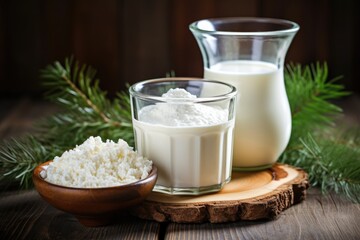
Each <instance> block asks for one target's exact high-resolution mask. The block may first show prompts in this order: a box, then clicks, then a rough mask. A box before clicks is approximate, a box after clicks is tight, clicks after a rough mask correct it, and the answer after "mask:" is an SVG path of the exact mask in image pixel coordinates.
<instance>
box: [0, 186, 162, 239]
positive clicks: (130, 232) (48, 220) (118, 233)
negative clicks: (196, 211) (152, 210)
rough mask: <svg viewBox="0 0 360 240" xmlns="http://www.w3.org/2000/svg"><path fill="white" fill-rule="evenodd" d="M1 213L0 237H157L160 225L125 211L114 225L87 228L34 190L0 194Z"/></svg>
mask: <svg viewBox="0 0 360 240" xmlns="http://www.w3.org/2000/svg"><path fill="white" fill-rule="evenodd" d="M0 215H1V218H0V239H125V238H127V239H158V234H159V231H160V224H158V223H155V222H150V221H144V220H139V219H137V218H135V217H132V216H130V215H128V214H126V213H124V214H123V215H119V216H118V219H117V221H116V224H113V225H110V226H106V227H99V228H86V227H84V226H83V225H81V224H80V223H79V222H78V221H77V220H76V218H75V217H74V216H72V215H70V214H67V213H64V212H62V211H60V210H57V209H55V208H53V207H51V206H50V205H48V204H47V203H46V202H45V201H44V200H42V199H41V198H40V196H39V195H38V193H37V192H36V191H34V190H33V191H21V192H11V194H7V195H5V196H4V195H2V196H1V201H0Z"/></svg>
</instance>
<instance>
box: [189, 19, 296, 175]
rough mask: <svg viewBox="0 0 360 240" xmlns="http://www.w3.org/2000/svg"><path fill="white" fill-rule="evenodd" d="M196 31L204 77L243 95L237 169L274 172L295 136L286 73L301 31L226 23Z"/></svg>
mask: <svg viewBox="0 0 360 240" xmlns="http://www.w3.org/2000/svg"><path fill="white" fill-rule="evenodd" d="M190 30H191V31H192V33H193V35H194V36H195V39H196V41H197V43H198V45H199V47H200V50H201V53H202V57H203V63H204V78H207V79H214V80H218V81H222V82H225V83H228V84H232V85H234V86H235V87H236V88H237V90H238V94H239V97H238V98H237V102H236V122H235V134H234V135H235V136H234V157H233V168H234V169H235V170H243V171H251V170H260V169H266V168H269V167H271V166H272V165H273V164H274V163H275V162H276V161H277V159H278V158H279V156H280V155H281V153H282V152H283V151H284V150H285V148H286V145H287V144H288V141H289V138H290V133H291V113H290V107H289V102H288V98H287V95H286V91H285V85H284V76H283V70H284V69H283V68H284V59H285V55H286V52H287V49H288V47H289V45H290V43H291V41H292V39H293V37H294V35H295V34H296V32H297V31H298V30H299V26H298V25H297V24H296V23H294V22H290V21H286V20H280V19H268V18H222V19H205V20H200V21H197V22H194V23H192V24H191V25H190ZM213 91H214V93H216V91H217V89H214V90H213Z"/></svg>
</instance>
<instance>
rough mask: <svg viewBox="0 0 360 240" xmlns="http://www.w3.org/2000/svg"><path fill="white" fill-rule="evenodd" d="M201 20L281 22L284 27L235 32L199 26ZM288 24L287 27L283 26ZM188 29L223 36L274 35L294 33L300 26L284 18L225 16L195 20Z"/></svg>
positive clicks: (219, 21) (214, 21)
mask: <svg viewBox="0 0 360 240" xmlns="http://www.w3.org/2000/svg"><path fill="white" fill-rule="evenodd" d="M202 21H209V22H212V23H216V22H218V23H236V22H238V23H241V22H243V23H245V22H252V23H272V24H281V25H284V29H281V30H273V31H246V32H237V31H221V30H220V31H218V30H206V29H202V28H199V27H198V26H197V24H198V23H200V22H202ZM285 26H288V27H285ZM189 29H190V30H191V31H193V32H199V33H203V34H210V35H224V36H276V35H287V34H290V33H296V32H297V31H298V30H299V29H300V26H299V25H298V24H297V23H295V22H292V21H289V20H285V19H277V18H261V17H227V18H208V19H201V20H198V21H195V22H193V23H191V24H190V25H189Z"/></svg>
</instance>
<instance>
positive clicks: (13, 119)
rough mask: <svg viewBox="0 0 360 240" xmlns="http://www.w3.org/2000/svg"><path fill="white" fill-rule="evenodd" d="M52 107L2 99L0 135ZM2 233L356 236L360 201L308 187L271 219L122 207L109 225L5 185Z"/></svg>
mask: <svg viewBox="0 0 360 240" xmlns="http://www.w3.org/2000/svg"><path fill="white" fill-rule="evenodd" d="M351 109H352V108H351ZM54 111H56V109H54V107H53V105H51V104H48V103H44V102H41V101H32V100H29V99H21V100H15V99H14V100H6V101H5V100H0V139H4V138H8V137H11V136H19V135H21V134H23V133H24V132H25V131H29V130H30V129H31V126H32V124H33V122H34V121H36V120H38V119H39V118H41V117H43V116H44V115H46V114H50V113H52V112H54ZM350 121H354V119H350ZM356 121H357V117H356V118H355V122H356ZM0 239H281V240H285V239H326V240H328V239H336V240H340V239H344V240H349V239H360V204H355V203H352V202H350V201H348V200H347V199H345V198H344V197H342V196H338V195H337V194H334V193H330V194H328V195H322V194H321V193H320V191H319V190H318V189H316V188H312V189H309V191H308V197H307V199H306V200H305V201H304V202H302V203H300V204H298V205H295V206H293V207H291V208H289V209H287V210H285V211H284V212H283V213H281V214H280V217H279V218H278V219H276V220H272V221H241V222H232V223H224V224H210V223H203V224H175V223H157V222H153V221H145V220H141V219H138V218H136V217H133V216H131V215H128V214H126V213H124V214H123V215H120V216H119V217H118V219H117V221H116V223H115V224H113V225H110V226H106V227H99V228H86V227H83V226H82V225H80V223H78V222H77V220H76V219H75V218H74V217H73V216H72V215H70V214H67V213H64V212H62V211H59V210H57V209H55V208H53V207H52V206H50V205H49V204H47V203H46V202H45V201H44V200H42V199H41V198H40V196H39V195H38V193H37V192H36V191H34V190H16V189H15V190H14V189H8V190H1V192H0Z"/></svg>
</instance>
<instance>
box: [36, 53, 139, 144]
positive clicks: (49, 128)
mask: <svg viewBox="0 0 360 240" xmlns="http://www.w3.org/2000/svg"><path fill="white" fill-rule="evenodd" d="M95 73H96V71H95V70H94V69H93V68H91V67H89V66H86V65H82V66H79V64H78V63H77V62H76V63H73V60H72V59H67V60H66V61H65V65H64V66H62V65H61V64H60V63H59V62H55V63H54V64H53V65H49V66H47V67H46V68H45V69H44V70H42V71H41V77H42V78H43V80H44V85H45V86H46V87H48V88H49V91H48V92H47V93H46V98H47V99H48V100H50V101H52V102H54V103H57V104H59V105H61V106H63V107H64V108H65V110H66V111H65V112H63V113H60V114H57V115H54V116H52V117H50V118H49V119H46V121H43V122H42V123H41V124H39V125H38V127H39V131H40V132H42V134H43V136H42V139H43V141H53V142H54V143H55V142H56V143H57V144H58V147H59V148H61V149H68V148H69V147H71V145H72V146H74V145H76V144H79V143H81V142H82V141H84V140H85V139H86V138H88V137H89V136H91V135H96V136H101V137H103V138H105V139H112V140H117V139H119V138H122V139H124V140H125V141H127V142H128V143H129V144H131V145H132V144H133V132H132V131H133V130H132V120H131V110H130V104H129V103H130V102H129V101H130V100H129V96H128V95H127V94H126V93H124V92H122V93H118V94H117V98H115V99H114V100H113V102H111V101H110V100H108V99H107V97H106V92H104V91H102V90H101V89H100V87H99V80H97V79H95ZM60 135H61V136H60ZM59 138H60V139H59ZM69 138H71V139H73V141H69ZM69 145H70V146H69Z"/></svg>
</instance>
